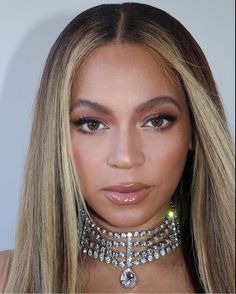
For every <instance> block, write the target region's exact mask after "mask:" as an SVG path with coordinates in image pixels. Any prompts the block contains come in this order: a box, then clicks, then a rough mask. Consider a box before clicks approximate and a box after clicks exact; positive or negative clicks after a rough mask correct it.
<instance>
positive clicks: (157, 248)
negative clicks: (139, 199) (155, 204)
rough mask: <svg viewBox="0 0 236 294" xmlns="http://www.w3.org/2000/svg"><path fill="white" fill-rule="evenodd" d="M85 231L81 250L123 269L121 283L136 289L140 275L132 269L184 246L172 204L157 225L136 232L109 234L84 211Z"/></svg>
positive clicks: (82, 231) (80, 233)
mask: <svg viewBox="0 0 236 294" xmlns="http://www.w3.org/2000/svg"><path fill="white" fill-rule="evenodd" d="M80 212H81V216H82V222H83V226H82V229H81V230H80V231H79V235H80V244H79V250H80V251H81V252H82V253H83V254H86V255H88V256H90V257H93V258H94V259H98V260H100V261H102V262H105V263H107V264H111V265H113V266H115V267H121V268H122V269H123V271H122V272H121V275H120V283H121V285H122V286H123V287H124V288H133V287H135V286H136V283H137V275H136V273H135V272H134V271H133V269H132V267H133V266H139V265H142V264H145V263H148V262H151V261H153V260H156V259H158V258H160V257H161V256H164V255H166V254H168V253H170V252H172V251H174V250H175V249H176V248H177V247H178V246H179V245H180V243H181V237H180V226H179V223H178V221H177V213H176V210H175V207H174V205H173V203H172V204H171V208H170V209H169V210H168V211H167V213H166V217H165V218H164V219H163V220H162V221H161V222H160V223H159V224H158V226H156V227H154V228H152V229H150V230H143V231H136V232H125V233H120V232H119V233H118V232H109V231H107V230H105V229H104V228H102V227H99V226H97V225H96V224H95V223H94V222H93V221H92V220H91V219H90V218H89V217H88V215H87V214H86V212H85V211H84V210H81V211H80Z"/></svg>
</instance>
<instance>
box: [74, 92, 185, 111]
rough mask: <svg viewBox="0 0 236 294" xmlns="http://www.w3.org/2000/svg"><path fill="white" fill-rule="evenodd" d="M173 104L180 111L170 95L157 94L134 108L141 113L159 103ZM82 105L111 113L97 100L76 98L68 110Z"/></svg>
mask: <svg viewBox="0 0 236 294" xmlns="http://www.w3.org/2000/svg"><path fill="white" fill-rule="evenodd" d="M166 103H168V104H174V105H175V106H176V107H177V108H178V109H179V111H181V107H180V105H179V104H178V102H177V101H176V100H175V99H174V98H172V97H171V96H159V97H154V98H151V99H149V100H148V101H145V102H143V103H141V104H140V105H138V106H137V107H136V108H135V110H134V111H135V112H136V113H142V112H144V111H147V110H150V109H151V108H153V107H155V106H158V105H161V104H166ZM82 106H87V107H90V108H92V109H94V110H96V111H97V112H100V113H103V114H107V115H112V114H113V111H112V110H111V109H109V108H108V107H106V106H104V105H102V104H99V103H97V102H93V101H90V100H87V99H78V100H76V101H75V102H74V103H73V104H72V106H71V107H70V112H71V111H72V110H73V109H74V108H75V107H82Z"/></svg>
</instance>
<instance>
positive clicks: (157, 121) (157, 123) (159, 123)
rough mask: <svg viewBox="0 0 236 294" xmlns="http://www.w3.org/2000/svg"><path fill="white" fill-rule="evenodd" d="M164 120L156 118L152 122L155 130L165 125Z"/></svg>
mask: <svg viewBox="0 0 236 294" xmlns="http://www.w3.org/2000/svg"><path fill="white" fill-rule="evenodd" d="M163 122H164V119H163V118H154V119H153V120H152V124H153V126H154V127H155V128H159V127H161V126H162V125H163Z"/></svg>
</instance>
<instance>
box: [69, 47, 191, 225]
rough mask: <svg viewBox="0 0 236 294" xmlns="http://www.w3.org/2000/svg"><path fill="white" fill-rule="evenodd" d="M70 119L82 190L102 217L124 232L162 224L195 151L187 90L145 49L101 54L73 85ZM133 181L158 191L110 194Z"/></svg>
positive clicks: (111, 50) (90, 59) (88, 61)
mask: <svg viewBox="0 0 236 294" xmlns="http://www.w3.org/2000/svg"><path fill="white" fill-rule="evenodd" d="M84 118H88V119H89V120H86V119H84ZM70 119H71V136H72V147H73V154H74V158H75V162H76V167H77V172H78V175H79V178H80V181H81V185H82V186H81V188H82V191H83V194H84V197H85V200H86V202H87V204H88V205H89V207H90V208H91V209H92V213H93V214H94V215H95V217H96V218H97V219H100V220H101V221H102V223H104V222H105V223H106V224H108V225H110V226H115V227H122V228H123V229H124V227H126V228H130V227H138V226H141V225H142V226H143V225H144V226H145V224H151V223H152V222H156V221H157V220H160V219H162V218H163V217H164V216H165V212H166V209H167V207H168V205H169V202H170V198H171V196H172V195H173V193H174V191H175V189H176V188H177V185H178V182H179V180H180V178H181V175H182V172H183V169H184V165H185V161H186V155H187V153H188V150H189V148H191V122H190V117H189V111H188V107H187V104H186V100H185V96H184V94H183V91H182V89H181V88H180V87H179V86H177V83H176V82H173V81H171V79H170V77H168V76H167V75H166V74H165V71H164V70H163V67H162V65H161V63H160V61H158V60H157V59H154V57H152V55H150V53H149V52H148V51H147V49H144V48H143V47H141V46H138V45H131V44H109V45H106V46H104V47H100V48H98V49H96V51H94V52H93V53H92V54H91V55H90V56H89V57H88V58H87V59H86V60H85V62H84V63H83V65H82V67H81V68H80V71H79V72H78V74H77V76H76V80H75V82H74V84H73V90H72V99H71V113H70ZM130 183H141V184H144V185H147V186H150V188H149V189H146V190H145V191H146V194H142V193H141V194H140V195H141V196H140V195H136V196H135V192H133V194H132V193H131V194H129V195H131V196H127V195H128V194H119V193H116V194H114V193H113V194H112V192H111V193H109V192H105V191H104V190H103V189H105V188H107V187H109V186H114V185H119V184H127V185H128V184H130ZM122 195H126V196H122Z"/></svg>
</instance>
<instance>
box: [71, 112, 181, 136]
mask: <svg viewBox="0 0 236 294" xmlns="http://www.w3.org/2000/svg"><path fill="white" fill-rule="evenodd" d="M176 120H177V117H176V116H175V115H170V114H166V113H162V114H156V115H152V116H150V117H149V118H148V119H146V122H145V124H143V125H142V127H143V128H146V129H147V128H151V129H153V130H154V131H156V132H163V131H165V130H167V129H168V128H169V127H171V126H172V125H173V123H174V122H175V121H176ZM71 123H72V124H73V125H74V126H75V127H76V128H77V129H78V131H79V132H81V133H83V134H86V135H92V134H94V133H95V132H98V131H101V130H102V131H103V130H105V129H108V127H106V124H105V123H104V122H103V121H102V120H100V119H97V118H93V117H87V116H85V117H81V118H79V119H77V120H73V121H71ZM148 123H151V125H149V126H147V124H148ZM153 123H154V125H153ZM101 125H103V126H105V127H102V128H99V126H101Z"/></svg>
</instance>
